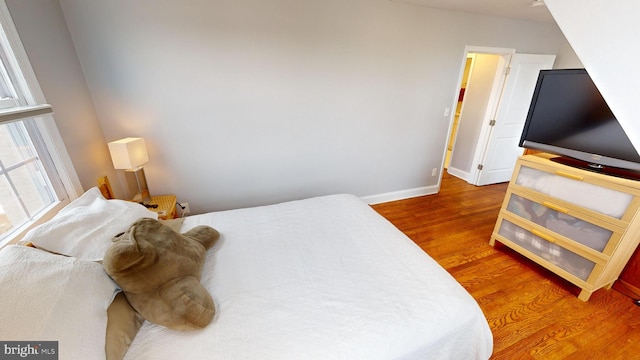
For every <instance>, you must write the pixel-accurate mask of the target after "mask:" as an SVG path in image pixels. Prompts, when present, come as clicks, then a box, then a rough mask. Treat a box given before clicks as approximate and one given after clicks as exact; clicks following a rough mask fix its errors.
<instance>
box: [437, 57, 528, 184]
mask: <svg viewBox="0 0 640 360" xmlns="http://www.w3.org/2000/svg"><path fill="white" fill-rule="evenodd" d="M469 53H475V54H491V55H498V56H500V57H501V59H500V64H499V66H498V68H497V69H496V74H495V77H494V82H493V86H492V90H491V94H490V95H489V100H488V103H487V109H486V112H485V115H484V118H483V120H482V121H483V122H487V123H488V122H489V121H490V120H491V118H492V117H493V116H495V114H496V112H497V109H498V103H499V100H500V97H501V96H502V90H503V88H504V83H505V79H506V74H505V69H506V68H507V67H508V66H509V64H510V63H511V58H512V56H513V55H514V54H515V53H516V49H512V48H499V47H486V46H475V45H467V46H465V49H464V54H463V56H462V61H461V66H460V73H459V74H458V84H457V87H456V90H455V91H456V92H455V94H454V96H453V105H452V109H455V108H456V106H457V103H458V95H459V92H460V87H461V86H462V82H463V80H464V79H463V76H464V67H465V64H466V61H467V57H468V56H469ZM471 71H473V69H471ZM462 111H464V103H463V106H462ZM454 116H455V112H454V114H452V116H451V118H450V119H449V131H448V132H447V141H446V142H447V143H448V139H449V137H450V136H451V131H452V130H453V121H454ZM460 125H461V124H458V127H459V126H460ZM490 130H491V129H490V127H489V126H483V127H482V129H481V132H480V135H479V138H478V143H477V145H476V150H475V152H474V155H473V162H472V165H471V169H470V170H469V173H468V176H464V175H463V176H464V177H466V178H463V180H465V181H467V182H468V183H471V184H473V183H474V181H477V178H478V176H479V170H478V169H477V167H476V166H474V165H473V164H479V163H480V161H481V160H482V159H483V158H484V151H485V150H486V148H487V143H488V141H489V135H490ZM459 133H460V132H459V131H458V134H459ZM456 137H457V134H456ZM455 150H456V139H454V143H453V148H452V149H451V157H452V158H453V153H454V152H455ZM446 155H447V145H446V144H445V147H444V154H443V156H442V166H441V169H444V163H445V158H446ZM447 172H449V170H448V169H447ZM443 173H444V171H440V174H441V175H440V181H442V175H443ZM449 173H450V174H452V175H454V176H457V177H460V175H462V174H457V173H452V172H449Z"/></svg>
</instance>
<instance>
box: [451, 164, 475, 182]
mask: <svg viewBox="0 0 640 360" xmlns="http://www.w3.org/2000/svg"><path fill="white" fill-rule="evenodd" d="M447 172H448V173H449V174H451V175H453V176H455V177H457V178H460V179H462V180H464V181H466V182H469V179H470V178H471V177H470V174H469V173H468V172H466V171H463V170H460V169H457V168H454V167H451V164H449V168H448V169H447Z"/></svg>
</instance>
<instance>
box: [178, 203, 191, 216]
mask: <svg viewBox="0 0 640 360" xmlns="http://www.w3.org/2000/svg"><path fill="white" fill-rule="evenodd" d="M180 205H182V214H183V215H187V214H190V213H191V209H190V208H189V203H186V202H185V203H180Z"/></svg>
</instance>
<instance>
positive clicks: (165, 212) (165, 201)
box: [148, 195, 177, 220]
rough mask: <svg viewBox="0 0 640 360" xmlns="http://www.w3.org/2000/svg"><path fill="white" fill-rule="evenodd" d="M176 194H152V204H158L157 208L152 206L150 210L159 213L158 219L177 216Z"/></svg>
mask: <svg viewBox="0 0 640 360" xmlns="http://www.w3.org/2000/svg"><path fill="white" fill-rule="evenodd" d="M176 201H177V200H176V196H175V195H157V196H151V205H158V207H157V208H153V207H150V208H148V209H149V210H151V211H153V212H156V213H158V219H161V220H169V219H175V218H176Z"/></svg>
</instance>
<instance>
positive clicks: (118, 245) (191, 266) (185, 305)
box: [103, 218, 220, 330]
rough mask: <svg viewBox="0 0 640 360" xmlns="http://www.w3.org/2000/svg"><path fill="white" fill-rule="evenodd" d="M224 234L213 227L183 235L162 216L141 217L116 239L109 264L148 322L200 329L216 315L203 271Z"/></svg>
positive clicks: (106, 263) (108, 255)
mask: <svg viewBox="0 0 640 360" xmlns="http://www.w3.org/2000/svg"><path fill="white" fill-rule="evenodd" d="M219 237H220V234H219V233H218V231H216V230H215V229H213V228H211V227H209V226H198V227H195V228H193V229H191V230H189V231H188V232H186V233H185V234H178V233H177V232H175V231H173V230H172V229H171V228H170V227H169V226H166V225H163V224H162V223H160V222H158V221H157V220H153V219H148V218H145V219H140V220H138V221H136V222H135V223H134V224H133V225H131V227H130V228H129V230H127V232H126V233H124V234H121V235H118V236H116V237H114V238H113V241H114V243H113V244H112V245H111V247H110V248H109V249H108V250H107V253H106V255H105V256H104V261H103V265H104V268H105V270H106V271H107V273H108V274H109V275H110V276H111V277H112V278H113V280H114V281H115V282H116V283H118V285H120V287H121V288H122V290H123V292H124V293H125V295H126V297H127V299H128V300H129V302H130V303H131V306H133V308H134V309H136V311H138V312H139V313H140V314H141V315H142V316H143V317H144V318H145V319H147V320H148V321H150V322H152V323H155V324H159V325H163V326H166V327H168V328H170V329H175V330H195V329H200V328H203V327H205V326H207V325H208V324H209V323H210V322H211V320H212V319H213V316H214V314H215V305H214V303H213V299H212V298H211V295H210V294H209V293H208V292H207V290H206V289H205V288H204V287H202V285H201V284H200V273H201V272H202V265H203V264H204V259H205V255H206V252H207V250H208V249H209V248H211V247H212V246H213V244H214V243H215V242H216V240H218V238H219Z"/></svg>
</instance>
